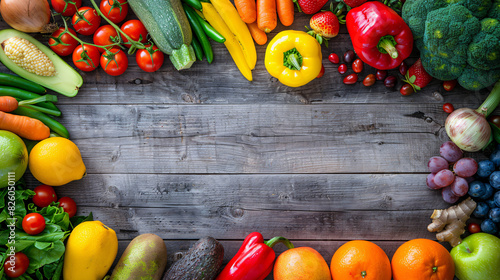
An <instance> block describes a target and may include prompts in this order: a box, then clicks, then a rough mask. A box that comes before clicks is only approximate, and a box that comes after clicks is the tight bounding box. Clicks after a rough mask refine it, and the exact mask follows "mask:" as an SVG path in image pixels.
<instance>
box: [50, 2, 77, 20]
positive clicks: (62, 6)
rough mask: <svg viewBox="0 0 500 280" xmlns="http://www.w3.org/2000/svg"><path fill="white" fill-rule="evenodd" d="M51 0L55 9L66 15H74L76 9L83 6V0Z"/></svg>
mask: <svg viewBox="0 0 500 280" xmlns="http://www.w3.org/2000/svg"><path fill="white" fill-rule="evenodd" d="M50 2H51V4H52V8H54V11H56V12H57V13H60V14H61V15H63V16H65V17H72V16H73V15H74V14H75V13H76V9H78V8H80V7H81V6H82V0H52V1H50ZM71 2H73V3H71Z"/></svg>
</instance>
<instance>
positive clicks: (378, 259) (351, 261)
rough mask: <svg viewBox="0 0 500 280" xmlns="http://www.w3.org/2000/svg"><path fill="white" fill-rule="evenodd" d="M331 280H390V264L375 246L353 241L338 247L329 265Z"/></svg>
mask: <svg viewBox="0 0 500 280" xmlns="http://www.w3.org/2000/svg"><path fill="white" fill-rule="evenodd" d="M330 269H331V273H332V278H333V280H351V279H356V280H358V279H359V280H391V262H390V261H389V257H387V254H386V253H385V252H384V250H382V248H380V247H379V246H377V244H375V243H373V242H370V241H365V240H354V241H349V242H347V243H346V244H344V245H342V246H340V248H339V249H338V250H337V251H336V252H335V254H334V255H333V257H332V263H331V265H330Z"/></svg>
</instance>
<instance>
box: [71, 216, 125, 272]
mask: <svg viewBox="0 0 500 280" xmlns="http://www.w3.org/2000/svg"><path fill="white" fill-rule="evenodd" d="M117 253H118V238H117V237H116V233H115V231H114V230H112V229H111V228H109V227H107V226H105V225H104V224H103V223H101V222H100V221H91V222H83V223H81V224H79V225H78V226H76V227H75V229H73V231H72V232H71V234H70V236H69V238H68V243H67V244H66V252H65V254H64V266H63V278H64V279H68V280H101V279H102V278H104V276H106V273H107V272H108V270H109V268H110V267H111V265H112V264H113V261H114V260H115V257H116V254H117Z"/></svg>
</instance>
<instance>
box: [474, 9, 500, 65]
mask: <svg viewBox="0 0 500 280" xmlns="http://www.w3.org/2000/svg"><path fill="white" fill-rule="evenodd" d="M467 63H469V64H470V65H471V66H473V67H475V68H478V69H481V70H490V69H495V68H498V67H499V66H500V21H498V20H496V19H493V18H485V19H483V20H482V21H481V32H479V33H478V34H477V35H476V36H474V39H473V40H472V43H471V44H470V45H469V49H468V56H467Z"/></svg>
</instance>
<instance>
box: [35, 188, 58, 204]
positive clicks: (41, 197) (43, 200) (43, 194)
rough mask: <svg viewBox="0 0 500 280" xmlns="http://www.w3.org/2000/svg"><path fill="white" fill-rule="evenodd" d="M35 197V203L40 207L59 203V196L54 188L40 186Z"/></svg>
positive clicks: (36, 189)
mask: <svg viewBox="0 0 500 280" xmlns="http://www.w3.org/2000/svg"><path fill="white" fill-rule="evenodd" d="M33 191H35V196H33V203H35V205H36V206H38V207H46V206H49V205H50V204H51V203H52V202H56V201H57V195H56V192H55V191H54V188H52V187H51V186H47V185H40V186H38V187H36V188H35V189H34V190H33Z"/></svg>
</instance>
